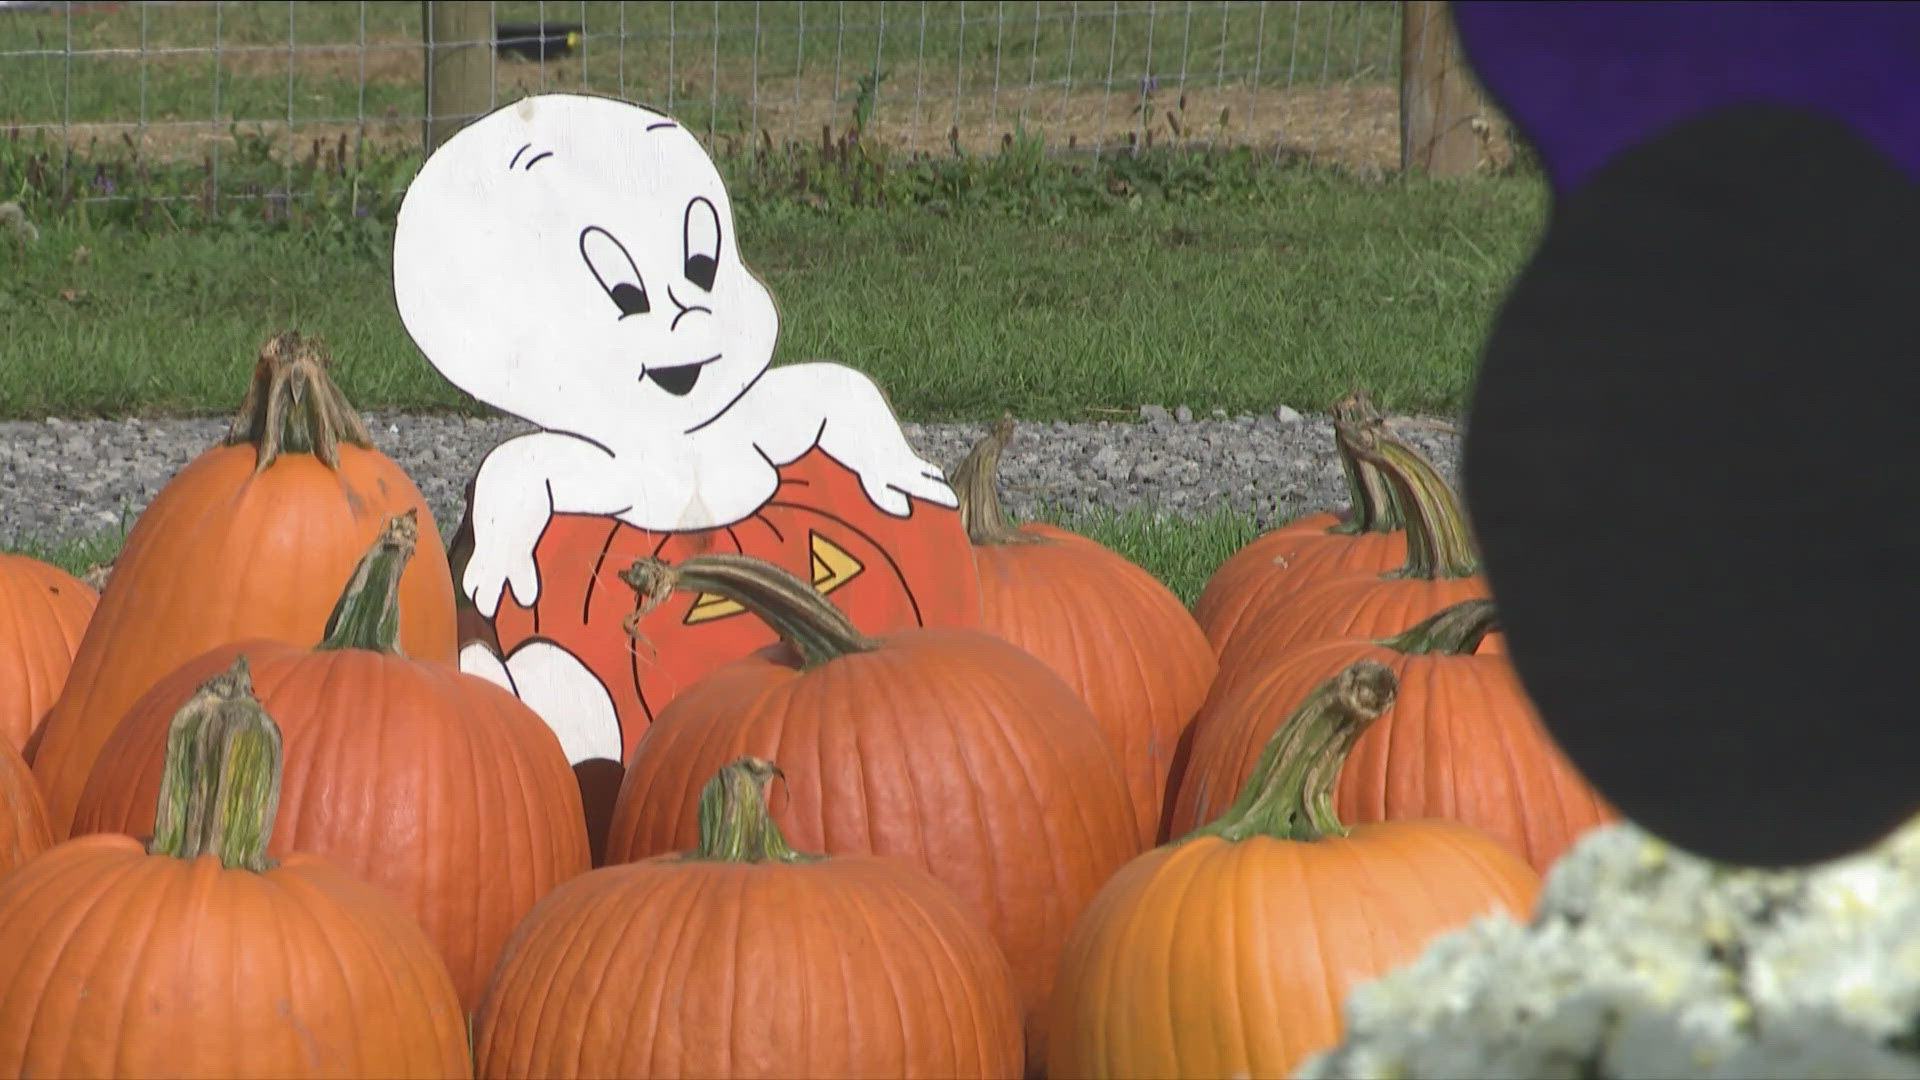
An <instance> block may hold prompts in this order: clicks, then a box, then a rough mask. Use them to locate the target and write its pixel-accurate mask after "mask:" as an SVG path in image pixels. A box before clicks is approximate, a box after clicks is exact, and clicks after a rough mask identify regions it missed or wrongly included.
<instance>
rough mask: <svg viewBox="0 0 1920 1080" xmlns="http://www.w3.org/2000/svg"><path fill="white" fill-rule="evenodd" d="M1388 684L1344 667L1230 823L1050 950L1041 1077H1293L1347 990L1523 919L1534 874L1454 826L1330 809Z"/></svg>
mask: <svg viewBox="0 0 1920 1080" xmlns="http://www.w3.org/2000/svg"><path fill="white" fill-rule="evenodd" d="M1396 686H1397V683H1396V680H1395V678H1394V675H1393V672H1392V671H1391V670H1389V669H1388V668H1386V667H1385V666H1383V665H1381V664H1377V663H1373V662H1371V661H1361V662H1359V663H1356V664H1354V665H1353V666H1351V667H1349V668H1347V669H1346V670H1345V671H1343V672H1341V673H1340V674H1339V675H1338V676H1336V677H1335V678H1334V679H1332V680H1331V681H1329V682H1327V683H1326V684H1324V685H1323V686H1322V687H1320V688H1319V689H1318V690H1316V691H1315V692H1314V694H1313V695H1312V696H1310V697H1309V698H1308V699H1307V700H1306V701H1305V702H1304V703H1302V704H1301V706H1300V708H1299V709H1298V711H1296V712H1295V713H1294V715H1293V716H1292V718H1291V719H1289V720H1288V721H1287V722H1286V723H1285V724H1283V725H1282V726H1281V728H1280V730H1279V732H1278V733H1276V734H1275V736H1274V738H1273V739H1272V740H1271V741H1270V742H1269V744H1268V745H1267V748H1266V750H1265V751H1264V752H1263V753H1262V755H1261V760H1260V763H1259V766H1258V767H1257V768H1256V769H1255V770H1254V772H1253V776H1252V778H1251V779H1250V780H1249V781H1248V783H1247V785H1246V787H1245V788H1244V789H1243V790H1242V791H1241V792H1240V797H1239V799H1237V800H1236V801H1235V802H1234V804H1233V806H1231V807H1230V808H1228V810H1227V812H1226V813H1225V814H1223V815H1222V816H1221V817H1220V818H1219V819H1218V820H1216V821H1214V822H1213V823H1212V824H1210V825H1208V826H1206V827H1205V828H1203V829H1201V830H1199V831H1198V832H1196V833H1194V834H1192V835H1191V836H1188V837H1186V838H1185V839H1182V840H1178V841H1175V842H1173V843H1170V844H1166V845H1164V846H1162V847H1158V848H1155V849H1154V850H1152V851H1150V852H1147V853H1146V854H1144V855H1141V856H1140V857H1139V858H1137V859H1135V860H1134V861H1132V862H1131V863H1129V864H1127V866H1126V868H1125V869H1123V870H1121V871H1120V872H1119V873H1118V874H1116V875H1114V877H1113V879H1112V880H1111V881H1109V882H1108V883H1107V884H1106V887H1105V888H1103V889H1101V890H1100V895H1099V896H1098V897H1097V898H1095V900H1094V902H1093V903H1092V904H1091V905H1090V906H1089V907H1088V908H1087V910H1086V912H1085V914H1083V915H1082V916H1081V917H1080V921H1079V923H1078V924H1076V926H1075V927H1074V931H1073V934H1072V936H1071V938H1069V940H1068V942H1067V947H1066V950H1065V952H1064V953H1063V954H1062V956H1061V960H1060V974H1059V978H1058V980H1057V982H1056V983H1055V987H1054V996H1053V1003H1052V1018H1051V1021H1050V1027H1051V1030H1052V1032H1053V1039H1052V1042H1051V1047H1052V1050H1051V1052H1050V1054H1049V1057H1048V1060H1047V1074H1048V1075H1049V1076H1055V1077H1075V1078H1083V1077H1084V1078H1101V1077H1123V1076H1155V1077H1162V1076H1164V1077H1176V1076H1181V1077H1184V1076H1193V1077H1219V1076H1290V1075H1292V1074H1293V1072H1294V1070H1295V1069H1297V1068H1298V1067H1299V1066H1300V1065H1301V1064H1302V1063H1303V1062H1304V1061H1305V1060H1306V1058H1308V1057H1309V1056H1311V1055H1313V1054H1315V1053H1318V1052H1320V1051H1322V1050H1325V1049H1327V1048H1329V1047H1331V1046H1333V1045H1334V1044H1336V1043H1338V1042H1339V1040H1340V1035H1341V1031H1342V1013H1341V1010H1342V1007H1343V1005H1344V1002H1345V998H1346V995H1347V991H1348V990H1350V989H1351V988H1352V987H1353V986H1354V985H1356V984H1358V983H1362V982H1366V981H1369V980H1372V979H1375V978H1378V977H1380V976H1381V975H1384V974H1386V973H1387V972H1388V971H1390V970H1392V969H1393V968H1396V967H1399V966H1400V965H1402V964H1405V963H1407V962H1409V961H1411V960H1413V959H1414V958H1415V957H1417V956H1418V955H1419V954H1420V953H1421V951H1422V950H1424V948H1425V947H1426V945H1427V943H1428V941H1429V940H1431V939H1432V938H1433V937H1434V935H1436V934H1440V933H1443V932H1445V931H1448V930H1452V929H1455V928H1458V927H1460V926H1463V925H1465V924H1467V923H1469V922H1471V921H1472V920H1473V919H1475V918H1476V917H1478V916H1481V915H1486V914H1493V913H1495V912H1500V911H1504V912H1506V913H1508V914H1511V915H1513V916H1515V917H1517V918H1525V917H1526V915H1527V913H1528V911H1529V910H1530V909H1531V908H1532V906H1533V903H1534V900H1535V897H1536V895H1537V894H1538V891H1539V886H1540V880H1539V877H1538V875H1536V874H1535V873H1534V872H1533V870H1532V869H1531V868H1529V867H1528V866H1527V864H1526V863H1524V862H1522V861H1521V860H1520V859H1519V858H1518V857H1517V856H1515V855H1514V854H1513V853H1511V852H1509V851H1508V850H1507V849H1506V848H1505V847H1503V846H1501V845H1500V843H1499V842H1498V841H1496V840H1494V839H1493V838H1491V837H1489V836H1487V835H1485V834H1483V833H1481V832H1479V831H1478V830H1475V829H1473V828H1471V827H1469V826H1465V825H1461V824H1458V823H1456V822H1450V821H1395V822H1387V823H1380V824H1371V825H1357V826H1354V827H1353V828H1351V829H1348V828H1347V827H1345V826H1344V825H1342V824H1341V823H1340V821H1339V819H1338V818H1337V817H1335V816H1334V815H1333V814H1332V813H1331V811H1330V810H1329V808H1328V803H1329V796H1330V791H1329V789H1330V788H1331V786H1332V784H1333V778H1334V777H1335V775H1337V774H1338V773H1339V771H1340V765H1341V760H1342V758H1343V757H1344V756H1345V754H1346V752H1347V751H1348V750H1349V749H1350V748H1351V747H1352V746H1353V744H1354V740H1355V739H1357V738H1359V737H1360V735H1361V734H1362V732H1363V731H1364V730H1365V729H1366V726H1367V724H1368V723H1370V722H1371V721H1372V720H1373V719H1374V718H1375V717H1377V716H1379V714H1380V713H1381V712H1382V711H1384V710H1386V709H1387V708H1389V707H1390V705H1391V703H1392V701H1393V697H1394V694H1395V692H1396Z"/></svg>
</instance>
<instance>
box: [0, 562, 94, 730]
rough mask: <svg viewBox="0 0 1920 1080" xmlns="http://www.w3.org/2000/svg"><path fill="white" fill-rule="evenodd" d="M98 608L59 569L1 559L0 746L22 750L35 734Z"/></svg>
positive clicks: (91, 594) (76, 582) (82, 585)
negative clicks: (89, 621) (4, 745)
mask: <svg viewBox="0 0 1920 1080" xmlns="http://www.w3.org/2000/svg"><path fill="white" fill-rule="evenodd" d="M99 602H100V594H99V593H97V592H95V591H94V590H92V589H90V588H88V587H87V586H86V584H85V583H83V582H82V581H80V579H78V578H76V577H74V576H73V575H72V574H69V573H67V572H66V571H65V570H62V569H60V568H59V567H57V566H49V565H47V564H46V563H43V562H41V561H40V560H39V559H33V558H29V557H27V556H25V555H10V554H0V744H6V745H8V746H11V747H12V748H13V749H15V750H24V749H25V748H26V745H27V742H28V740H29V739H31V737H32V736H33V733H34V732H35V731H37V730H39V727H40V718H41V717H43V716H45V715H46V712H47V710H48V709H50V708H52V707H53V703H54V702H55V701H57V700H59V698H60V688H61V687H62V686H64V685H66V681H67V669H68V668H70V667H71V666H73V652H74V650H75V649H77V648H79V647H80V637H81V635H82V634H84V633H86V630H87V621H88V620H89V619H91V618H93V609H94V605H96V604H98V603H99Z"/></svg>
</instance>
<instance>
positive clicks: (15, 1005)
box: [0, 835, 471, 1078]
mask: <svg viewBox="0 0 1920 1080" xmlns="http://www.w3.org/2000/svg"><path fill="white" fill-rule="evenodd" d="M0 1001H5V1002H7V1003H8V1005H7V1007H6V1008H5V1009H0V1074H4V1075H7V1076H86V1077H156V1078H172V1077H263V1076H272V1077H296V1076H298V1077H309V1076H312V1077H322V1076H326V1077H374V1076H380V1077H414V1076H417V1077H459V1076H467V1075H470V1074H471V1066H470V1065H469V1064H468V1061H467V1032H466V1023H465V1019H464V1018H463V1016H462V1014H461V1010H460V1005H459V1001H458V999H457V998H456V997H455V995H454V992H453V986H452V984H451V983H449V982H448V980H447V973H446V971H445V969H444V967H443V965H442V964H441V962H440V955H439V953H438V952H437V951H435V949H434V947H433V945H432V944H431V943H429V942H428V941H427V940H426V938H425V937H424V936H422V935H421V933H420V928H419V927H417V926H415V925H414V924H413V921H412V920H411V919H409V918H407V916H406V914H405V913H404V912H402V911H401V910H400V909H399V908H398V907H396V906H395V905H394V904H393V902H392V901H391V900H389V899H388V898H387V897H386V896H385V895H383V894H381V893H379V892H377V891H375V890H374V889H373V888H372V887H371V886H368V885H366V884H363V883H362V882H360V881H357V880H355V879H353V878H352V877H349V876H348V875H347V874H345V873H343V872H341V871H340V870H339V869H337V868H336V867H334V866H333V865H332V864H331V863H330V862H328V861H326V860H323V859H314V858H310V857H307V856H294V857H291V858H288V859H286V860H284V861H283V862H282V863H281V864H280V866H279V868H278V869H275V870H270V871H268V872H267V873H265V874H253V873H250V872H247V871H244V870H226V869H223V868H222V867H221V866H220V862H219V860H218V859H215V858H213V857H212V856H202V857H201V858H199V859H197V860H194V861H193V862H183V861H181V860H178V859H173V858H169V857H166V856H153V855H148V854H147V853H146V852H145V851H144V850H143V849H142V848H141V846H140V844H139V843H138V842H137V841H135V840H133V839H132V838H130V837H125V836H106V835H102V836H87V837H82V838H80V839H78V840H71V841H68V842H67V843H65V844H62V845H60V846H59V847H57V848H54V849H53V850H51V851H48V852H46V853H45V854H43V855H41V856H40V857H39V858H38V859H36V860H34V861H33V862H31V863H29V864H28V865H26V866H24V867H22V868H21V869H19V870H18V871H16V872H15V873H13V874H12V875H10V876H8V877H5V878H0Z"/></svg>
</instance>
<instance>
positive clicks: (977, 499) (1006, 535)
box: [947, 415, 1046, 547]
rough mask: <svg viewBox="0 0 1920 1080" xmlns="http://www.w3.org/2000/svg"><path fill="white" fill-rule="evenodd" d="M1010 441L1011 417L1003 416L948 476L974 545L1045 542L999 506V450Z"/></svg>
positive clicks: (961, 519) (964, 525)
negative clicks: (1011, 519) (1016, 524)
mask: <svg viewBox="0 0 1920 1080" xmlns="http://www.w3.org/2000/svg"><path fill="white" fill-rule="evenodd" d="M1012 441H1013V417H1012V416H1011V415H1007V416H1002V417H1001V418H1000V419H998V420H996V421H994V424H993V427H992V428H991V429H990V430H989V431H988V432H987V435H986V437H985V438H983V439H981V440H980V441H979V442H977V443H974V444H973V449H972V450H970V451H968V452H967V456H966V458H965V459H963V460H962V461H961V462H960V464H958V465H956V466H954V469H953V475H951V476H949V477H948V478H947V480H948V482H949V483H950V484H951V485H952V487H953V493H954V494H955V495H956V496H958V497H959V499H960V526H961V528H964V529H965V530H967V539H968V540H970V541H972V542H973V544H974V546H975V547H987V546H990V545H996V544H1040V543H1045V542H1046V537H1044V536H1036V535H1034V534H1033V533H1030V532H1023V531H1021V530H1020V529H1019V528H1017V527H1015V526H1014V524H1013V522H1011V521H1009V520H1008V519H1007V511H1006V508H1005V507H1003V506H1001V505H1000V492H999V481H1000V453H1001V451H1003V450H1005V449H1006V448H1007V444H1008V443H1009V442H1012Z"/></svg>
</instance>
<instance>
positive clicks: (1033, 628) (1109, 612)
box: [951, 421, 1220, 850]
mask: <svg viewBox="0 0 1920 1080" xmlns="http://www.w3.org/2000/svg"><path fill="white" fill-rule="evenodd" d="M1011 434H1012V424H1011V422H1009V421H1002V422H1001V423H999V424H997V425H995V427H994V430H993V431H992V432H991V433H990V434H989V435H988V436H987V437H986V438H985V439H982V440H981V442H980V443H979V444H978V445H977V446H975V447H974V450H973V453H972V454H970V455H969V456H968V458H967V460H966V461H965V462H963V463H962V464H961V465H960V466H959V467H958V468H957V469H955V470H954V471H953V475H952V477H951V480H952V483H953V486H954V490H955V491H956V492H957V493H958V494H959V497H960V517H961V520H962V521H964V522H965V523H966V527H967V532H968V535H969V537H970V539H971V540H972V543H973V561H974V565H975V567H976V568H977V570H978V573H979V578H980V608H981V621H982V626H983V627H984V628H985V629H987V630H989V631H991V632H993V633H994V634H997V635H999V636H1000V637H1002V638H1005V639H1006V640H1008V641H1010V642H1012V643H1013V644H1015V645H1018V646H1020V647H1021V648H1022V649H1025V650H1026V651H1027V652H1029V653H1032V654H1033V655H1034V656H1036V657H1038V658H1040V660H1042V661H1044V662H1045V663H1046V665H1047V666H1048V667H1050V668H1052V669H1053V671H1054V674H1056V675H1059V676H1060V677H1061V678H1062V679H1064V680H1066V683H1067V685H1068V686H1071V687H1073V689H1074V690H1076V691H1078V692H1079V694H1080V697H1081V698H1082V699H1083V700H1085V701H1086V703H1087V705H1088V707H1089V708H1091V709H1092V710H1093V716H1094V719H1095V720H1098V721H1099V722H1100V729H1101V730H1102V731H1103V732H1105V733H1106V736H1107V740H1108V742H1109V743H1111V744H1112V746H1113V748H1114V751H1115V753H1117V754H1118V755H1119V758H1120V767H1121V770H1122V771H1123V772H1124V773H1125V774H1126V778H1127V791H1128V794H1129V795H1131V796H1132V798H1133V812H1134V816H1135V818H1136V819H1137V821H1138V824H1139V828H1140V849H1141V850H1145V849H1146V848H1149V847H1152V846H1153V843H1154V841H1155V839H1156V838H1157V837H1158V835H1159V828H1160V818H1161V810H1162V804H1163V803H1164V802H1165V801H1166V794H1167V777H1168V774H1169V773H1170V772H1171V771H1172V768H1173V764H1174V759H1175V754H1176V751H1177V750H1178V748H1179V745H1180V738H1181V736H1182V735H1183V734H1184V733H1185V732H1186V730H1187V726H1188V725H1189V724H1190V723H1192V721H1193V715H1194V713H1196V712H1198V711H1199V709H1200V706H1201V704H1202V703H1203V702H1205V701H1206V700H1207V689H1208V687H1210V686H1212V685H1213V677H1214V675H1215V673H1216V672H1217V671H1218V669H1219V666H1220V665H1219V662H1218V661H1217V660H1215V659H1214V655H1213V649H1212V647H1211V646H1210V645H1208V644H1207V640H1206V637H1205V635H1203V634H1202V633H1201V632H1200V627H1199V625H1198V624H1196V623H1195V622H1194V621H1193V616H1192V615H1190V614H1188V613H1187V609H1186V606H1185V605H1183V604H1182V603H1181V602H1180V598H1179V597H1178V596H1175V595H1174V594H1173V591H1172V590H1170V589H1168V588H1167V587H1166V586H1165V585H1163V584H1161V582H1160V580H1159V579H1158V578H1156V577H1154V576H1153V575H1152V574H1150V573H1148V572H1147V571H1146V570H1144V569H1142V568H1141V567H1139V566H1137V565H1135V564H1134V563H1132V562H1131V561H1129V560H1128V559H1127V558H1125V557H1124V556H1122V555H1120V554H1119V553H1117V552H1115V551H1113V550H1111V549H1109V548H1107V547H1106V546H1105V545H1103V544H1100V543H1098V542H1096V541H1094V540H1091V539H1089V538H1087V537H1085V536H1081V535H1079V534H1078V533H1075V532H1071V531H1069V530H1067V529H1062V528H1059V527H1057V526H1054V525H1047V524H1044V523H1041V522H1027V523H1025V524H1022V525H1021V526H1019V527H1018V528H1017V529H1016V528H1014V527H1013V526H1012V525H1011V524H1009V523H1008V522H1007V520H1006V516H1005V514H1004V512H1003V511H1002V509H1001V506H1000V501H999V497H998V495H997V494H996V493H995V491H994V483H995V480H996V478H997V477H996V473H997V471H998V469H997V467H998V463H999V458H1000V451H1001V450H1002V448H1003V447H1004V446H1005V444H1006V442H1007V439H1008V438H1009V437H1010V436H1011Z"/></svg>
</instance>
